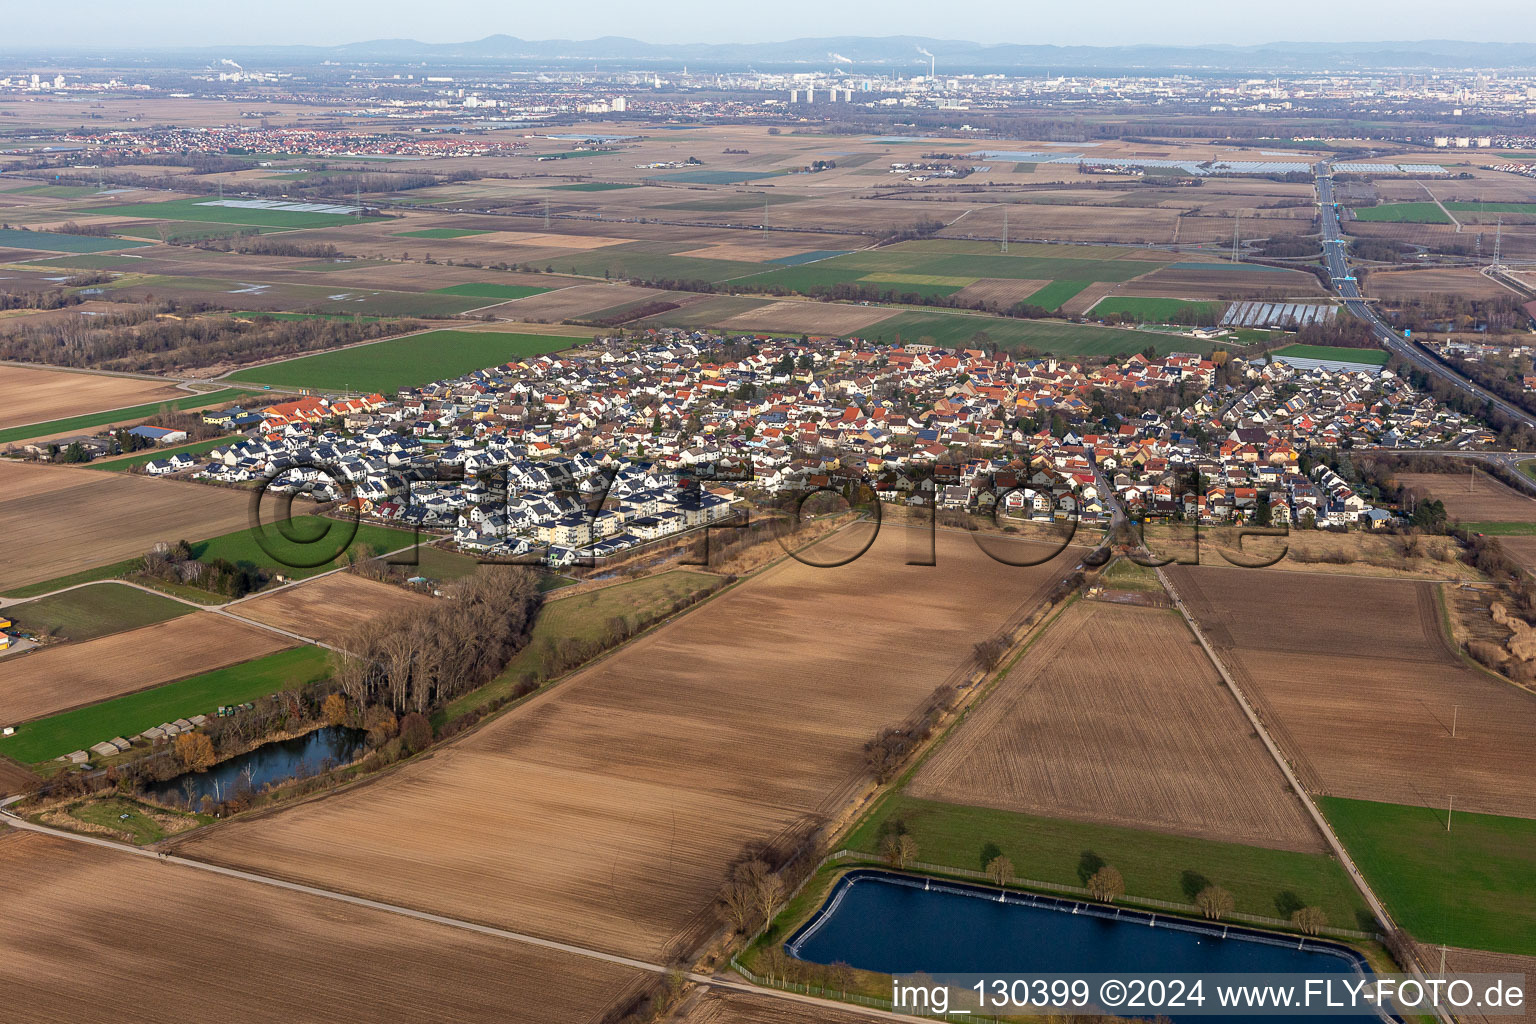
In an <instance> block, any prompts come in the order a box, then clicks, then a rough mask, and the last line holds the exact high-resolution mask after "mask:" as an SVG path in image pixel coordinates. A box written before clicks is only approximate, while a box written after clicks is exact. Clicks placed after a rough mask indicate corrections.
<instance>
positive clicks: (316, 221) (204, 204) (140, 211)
mask: <svg viewBox="0 0 1536 1024" xmlns="http://www.w3.org/2000/svg"><path fill="white" fill-rule="evenodd" d="M217 202H218V200H216V199H213V198H211V197H208V196H197V197H194V198H191V199H171V200H167V201H164V202H153V203H129V204H127V205H124V206H98V207H92V208H89V209H85V210H81V211H80V212H81V213H94V214H96V215H98V216H103V217H141V218H147V219H149V220H177V221H206V222H211V223H214V224H242V225H250V226H252V227H265V228H328V227H336V226H337V225H341V224H357V223H360V221H359V220H358V218H357V217H355V216H352V215H349V214H340V213H309V212H304V211H298V210H264V209H246V208H243V207H238V206H218V205H214V204H216V203H217Z"/></svg>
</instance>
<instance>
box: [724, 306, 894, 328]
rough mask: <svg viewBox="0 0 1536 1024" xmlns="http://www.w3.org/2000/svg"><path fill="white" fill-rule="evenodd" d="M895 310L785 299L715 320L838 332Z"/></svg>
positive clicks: (737, 324)
mask: <svg viewBox="0 0 1536 1024" xmlns="http://www.w3.org/2000/svg"><path fill="white" fill-rule="evenodd" d="M897 312H898V311H897V310H894V309H888V308H881V307H879V306H854V305H844V304H841V303H833V302H806V301H803V300H795V299H789V300H785V301H783V302H771V303H769V304H768V305H766V306H762V307H760V308H758V309H754V310H751V311H750V312H746V313H739V314H737V315H736V316H733V317H728V318H727V319H724V320H721V321H720V322H719V324H718V326H719V327H721V328H722V329H724V330H728V331H777V332H787V333H795V334H799V333H805V334H813V335H841V334H848V333H854V332H860V331H865V330H867V329H868V328H870V327H872V326H873V325H875V324H878V323H880V322H881V321H882V320H887V319H889V318H891V317H893V316H895V315H896V314H897Z"/></svg>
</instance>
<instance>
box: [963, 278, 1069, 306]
mask: <svg viewBox="0 0 1536 1024" xmlns="http://www.w3.org/2000/svg"><path fill="white" fill-rule="evenodd" d="M1050 283H1051V282H1049V281H1019V280H1015V279H1013V278H1011V277H984V278H982V279H981V280H979V281H977V282H975V283H974V284H968V285H966V286H965V287H964V288H961V289H960V290H959V291H957V292H955V298H957V299H961V300H963V301H966V302H995V303H997V304H998V305H1000V306H1003V307H1005V308H1006V307H1008V306H1012V305H1013V304H1014V303H1016V302H1023V301H1024V300H1025V299H1027V298H1029V297H1030V296H1031V295H1033V294H1035V292H1037V291H1039V290H1040V289H1041V288H1044V287H1045V286H1046V285H1048V284H1050Z"/></svg>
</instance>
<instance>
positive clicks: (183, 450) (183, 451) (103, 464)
mask: <svg viewBox="0 0 1536 1024" xmlns="http://www.w3.org/2000/svg"><path fill="white" fill-rule="evenodd" d="M239 437H240V435H235V434H231V435H228V436H225V437H215V438H214V439H212V440H211V441H194V442H192V443H191V444H184V445H179V446H177V447H175V448H154V449H151V450H149V451H143V452H139V453H138V454H136V455H132V456H130V457H128V458H126V459H124V458H116V459H98V460H97V461H95V462H93V463H91V464H90V466H89V467H87V468H89V469H100V470H104V471H106V472H108V473H125V472H127V471H128V470H130V469H135V468H137V467H139V466H143V465H145V464H147V463H150V462H154V461H155V460H156V459H165V458H169V457H170V456H172V455H202V454H204V453H206V452H208V451H210V450H212V449H214V448H218V447H220V446H221V445H226V444H229V443H231V442H232V441H235V440H237V439H239Z"/></svg>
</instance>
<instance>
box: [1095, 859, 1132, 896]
mask: <svg viewBox="0 0 1536 1024" xmlns="http://www.w3.org/2000/svg"><path fill="white" fill-rule="evenodd" d="M1088 892H1089V893H1090V894H1092V896H1093V898H1094V899H1096V900H1098V901H1099V902H1100V903H1113V902H1115V899H1116V897H1119V896H1124V895H1125V879H1124V878H1122V877H1121V876H1120V872H1118V871H1116V870H1115V869H1114V868H1112V867H1110V866H1109V865H1108V864H1106V865H1104V866H1103V867H1101V868H1099V870H1097V871H1095V872H1094V873H1093V877H1092V878H1090V879H1088Z"/></svg>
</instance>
